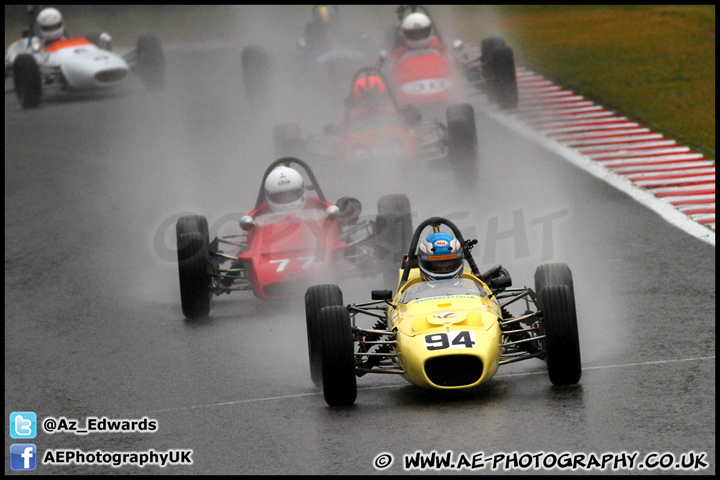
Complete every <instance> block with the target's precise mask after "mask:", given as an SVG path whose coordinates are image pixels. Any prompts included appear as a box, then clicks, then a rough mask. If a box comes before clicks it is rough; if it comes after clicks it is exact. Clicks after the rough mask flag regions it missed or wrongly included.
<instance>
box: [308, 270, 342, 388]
mask: <svg viewBox="0 0 720 480" xmlns="http://www.w3.org/2000/svg"><path fill="white" fill-rule="evenodd" d="M342 304H343V295H342V291H341V290H340V287H338V286H337V285H331V284H323V285H313V286H311V287H310V288H308V289H307V292H305V323H306V324H307V342H308V357H309V359H310V378H311V379H312V382H313V383H314V384H315V386H316V387H321V386H322V365H321V363H320V342H321V338H320V325H319V323H318V316H319V314H320V310H322V309H323V307H329V306H334V305H342Z"/></svg>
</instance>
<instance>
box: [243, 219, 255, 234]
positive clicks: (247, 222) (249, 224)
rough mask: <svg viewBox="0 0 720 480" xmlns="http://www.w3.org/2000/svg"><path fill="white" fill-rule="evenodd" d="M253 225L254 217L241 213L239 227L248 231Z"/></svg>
mask: <svg viewBox="0 0 720 480" xmlns="http://www.w3.org/2000/svg"><path fill="white" fill-rule="evenodd" d="M254 227H255V219H253V218H252V217H251V216H250V215H243V217H242V218H241V219H240V228H242V229H243V230H245V231H246V232H247V231H250V230H252V229H253V228H254Z"/></svg>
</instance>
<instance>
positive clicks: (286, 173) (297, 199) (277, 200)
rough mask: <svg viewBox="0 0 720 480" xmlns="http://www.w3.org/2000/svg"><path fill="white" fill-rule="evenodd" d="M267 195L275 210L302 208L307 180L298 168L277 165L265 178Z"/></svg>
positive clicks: (271, 206)
mask: <svg viewBox="0 0 720 480" xmlns="http://www.w3.org/2000/svg"><path fill="white" fill-rule="evenodd" d="M265 196H266V197H267V202H268V205H270V209H271V210H272V211H273V212H276V213H280V212H286V211H290V210H300V209H301V208H303V207H304V206H305V180H304V179H303V177H302V175H300V173H299V172H298V171H297V170H294V169H292V168H290V167H286V166H280V167H277V168H276V169H274V170H273V171H272V172H270V174H269V175H268V176H267V178H266V179H265Z"/></svg>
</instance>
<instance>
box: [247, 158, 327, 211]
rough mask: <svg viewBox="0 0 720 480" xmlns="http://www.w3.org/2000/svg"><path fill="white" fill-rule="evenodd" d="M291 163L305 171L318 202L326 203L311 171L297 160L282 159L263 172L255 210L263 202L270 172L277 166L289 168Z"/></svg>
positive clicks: (306, 165) (305, 164)
mask: <svg viewBox="0 0 720 480" xmlns="http://www.w3.org/2000/svg"><path fill="white" fill-rule="evenodd" d="M291 163H295V164H298V165H300V166H301V167H302V168H303V170H305V173H306V174H307V176H308V178H309V179H310V183H311V184H312V189H313V190H315V192H317V196H318V198H320V200H322V201H323V202H327V200H325V195H323V192H322V190H320V185H319V184H318V182H317V179H316V178H315V175H314V174H313V172H312V170H310V167H309V166H308V164H307V163H305V162H303V161H302V160H300V159H299V158H295V157H282V158H278V159H277V160H275V161H274V162H272V163H271V164H270V166H269V167H268V168H267V169H266V170H265V174H264V175H263V178H262V181H261V182H260V191H259V192H258V197H257V202H255V208H256V209H257V208H260V205H262V204H263V203H264V202H265V180H266V179H267V177H268V175H270V172H272V171H273V170H274V169H275V167H277V166H278V165H282V164H285V165H287V166H290V164H291Z"/></svg>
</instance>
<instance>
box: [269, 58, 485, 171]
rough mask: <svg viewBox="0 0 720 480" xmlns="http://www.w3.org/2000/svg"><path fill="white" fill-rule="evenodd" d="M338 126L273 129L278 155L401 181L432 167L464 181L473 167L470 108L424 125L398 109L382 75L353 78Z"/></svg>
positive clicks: (414, 113)
mask: <svg viewBox="0 0 720 480" xmlns="http://www.w3.org/2000/svg"><path fill="white" fill-rule="evenodd" d="M350 86H351V90H350V94H349V95H348V96H347V98H346V99H345V111H344V115H343V121H342V124H340V125H337V124H329V125H327V126H326V127H325V131H324V133H323V134H322V135H310V136H308V137H307V138H305V137H303V135H302V132H301V128H300V126H299V125H298V124H295V123H292V124H290V123H288V124H280V125H277V126H276V127H275V130H274V132H273V141H274V145H275V153H276V155H278V156H288V155H291V156H292V155H294V156H309V157H311V158H314V159H317V160H318V161H325V162H326V163H327V164H328V165H335V166H342V168H343V170H346V171H347V169H352V171H353V172H355V173H359V172H361V171H363V170H366V171H367V170H370V171H383V172H384V173H385V174H386V175H389V174H392V173H393V171H394V170H395V173H397V172H398V171H399V172H401V173H402V176H403V177H405V176H406V175H407V172H409V171H413V169H412V167H415V166H420V164H422V163H426V162H428V163H436V164H438V165H441V166H442V167H443V168H445V166H448V165H449V167H450V169H451V170H455V171H456V172H457V173H458V174H459V175H460V176H467V175H468V174H469V172H471V171H472V170H473V169H474V168H475V164H476V162H477V151H478V142H477V130H476V127H475V112H474V109H473V107H472V105H470V104H468V103H461V104H455V105H450V106H448V107H447V109H446V119H447V121H446V123H442V122H440V121H438V120H436V119H432V120H429V121H423V119H422V113H421V112H420V110H419V109H418V107H417V106H416V105H404V106H400V104H399V102H398V101H397V99H396V97H395V95H394V93H393V89H392V86H391V84H390V82H388V79H387V77H386V76H385V74H384V73H383V72H382V71H381V70H380V69H378V68H377V67H363V68H361V69H360V70H358V72H357V73H356V74H355V75H354V76H353V77H352V82H351V83H350Z"/></svg>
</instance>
